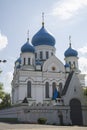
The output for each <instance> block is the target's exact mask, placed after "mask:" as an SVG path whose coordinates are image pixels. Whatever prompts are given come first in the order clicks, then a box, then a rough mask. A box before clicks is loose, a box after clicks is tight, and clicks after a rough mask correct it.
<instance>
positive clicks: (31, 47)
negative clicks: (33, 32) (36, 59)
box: [21, 38, 35, 53]
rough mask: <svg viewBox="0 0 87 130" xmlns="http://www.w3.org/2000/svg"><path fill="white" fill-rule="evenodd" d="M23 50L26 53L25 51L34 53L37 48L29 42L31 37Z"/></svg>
mask: <svg viewBox="0 0 87 130" xmlns="http://www.w3.org/2000/svg"><path fill="white" fill-rule="evenodd" d="M21 52H22V53H25V52H31V53H34V52H35V49H34V47H33V46H32V45H30V43H29V38H27V42H26V43H25V44H24V45H23V46H22V47H21Z"/></svg>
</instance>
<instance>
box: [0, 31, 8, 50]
mask: <svg viewBox="0 0 87 130" xmlns="http://www.w3.org/2000/svg"><path fill="white" fill-rule="evenodd" d="M7 44H8V39H7V37H6V36H5V35H2V34H1V33H0V50H2V49H4V48H5V47H6V46H7Z"/></svg>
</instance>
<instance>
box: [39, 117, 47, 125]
mask: <svg viewBox="0 0 87 130" xmlns="http://www.w3.org/2000/svg"><path fill="white" fill-rule="evenodd" d="M46 121H47V119H46V118H39V119H38V123H39V124H46Z"/></svg>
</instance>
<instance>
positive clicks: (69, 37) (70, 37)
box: [69, 35, 71, 48]
mask: <svg viewBox="0 0 87 130" xmlns="http://www.w3.org/2000/svg"><path fill="white" fill-rule="evenodd" d="M69 45H70V48H71V36H70V35H69Z"/></svg>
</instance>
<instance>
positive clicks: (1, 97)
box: [0, 71, 11, 109]
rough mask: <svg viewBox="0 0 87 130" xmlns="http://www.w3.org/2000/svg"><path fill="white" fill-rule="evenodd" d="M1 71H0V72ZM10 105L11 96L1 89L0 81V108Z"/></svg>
mask: <svg viewBox="0 0 87 130" xmlns="http://www.w3.org/2000/svg"><path fill="white" fill-rule="evenodd" d="M1 72H2V71H0V73H1ZM10 106H11V97H10V94H8V93H5V92H4V90H3V84H2V83H0V109H3V108H6V107H10Z"/></svg>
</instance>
